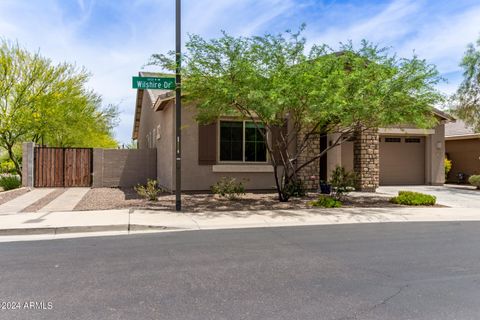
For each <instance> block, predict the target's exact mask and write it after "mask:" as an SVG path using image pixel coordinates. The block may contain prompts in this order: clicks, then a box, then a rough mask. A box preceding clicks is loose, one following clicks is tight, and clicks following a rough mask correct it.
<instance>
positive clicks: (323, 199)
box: [309, 195, 342, 208]
mask: <svg viewBox="0 0 480 320" xmlns="http://www.w3.org/2000/svg"><path fill="white" fill-rule="evenodd" d="M309 205H311V206H312V207H322V208H340V207H341V206H342V202H341V201H340V200H338V199H335V198H332V197H329V196H323V195H322V196H319V197H318V199H317V200H315V201H311V202H309Z"/></svg>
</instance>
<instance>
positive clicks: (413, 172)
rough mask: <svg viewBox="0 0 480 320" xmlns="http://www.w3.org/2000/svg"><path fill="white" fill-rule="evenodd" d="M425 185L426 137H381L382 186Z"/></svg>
mask: <svg viewBox="0 0 480 320" xmlns="http://www.w3.org/2000/svg"><path fill="white" fill-rule="evenodd" d="M415 184H417V185H418V184H425V137H394V136H392V137H389V136H387V137H384V136H382V137H380V185H415Z"/></svg>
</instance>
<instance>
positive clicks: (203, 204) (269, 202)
mask: <svg viewBox="0 0 480 320" xmlns="http://www.w3.org/2000/svg"><path fill="white" fill-rule="evenodd" d="M317 197H318V194H316V193H309V194H307V196H306V197H304V198H301V199H299V198H293V199H291V200H290V201H289V202H283V203H282V202H279V201H278V200H277V195H276V194H275V193H247V194H246V195H244V196H243V197H242V198H241V199H239V200H236V201H230V200H226V199H223V198H220V197H218V196H216V195H213V194H205V193H202V194H186V195H183V198H182V199H183V201H182V208H183V211H186V212H203V211H244V210H276V209H283V210H287V209H310V208H311V206H309V205H308V203H309V202H310V201H312V200H315V199H316V198H317ZM389 199H390V197H389V196H386V195H379V194H366V193H355V192H354V193H352V194H351V195H349V196H348V197H347V199H346V200H345V201H344V202H343V207H345V208H349V207H356V208H358V207H363V208H378V207H401V205H397V204H393V203H390V202H389ZM123 208H136V209H140V208H142V209H153V210H175V196H174V195H172V194H163V195H160V196H159V201H158V202H152V201H147V200H144V199H141V198H139V197H138V195H137V194H136V192H135V191H134V190H133V189H115V188H98V189H91V190H90V191H89V192H88V193H87V194H86V195H85V197H83V199H82V200H81V201H80V202H79V203H78V204H77V206H76V207H75V210H107V209H123Z"/></svg>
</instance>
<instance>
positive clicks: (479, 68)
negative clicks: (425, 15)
mask: <svg viewBox="0 0 480 320" xmlns="http://www.w3.org/2000/svg"><path fill="white" fill-rule="evenodd" d="M460 66H461V67H462V68H463V81H462V83H461V84H460V87H459V88H458V90H457V93H456V94H455V95H454V99H453V101H454V110H453V112H454V114H455V115H456V116H458V117H459V118H460V119H462V120H463V121H464V122H465V123H467V124H468V125H470V126H472V127H473V128H474V129H475V130H476V131H477V132H480V38H479V39H478V40H477V42H476V44H475V45H474V44H469V45H468V47H467V51H466V52H465V55H464V56H463V59H462V62H461V63H460Z"/></svg>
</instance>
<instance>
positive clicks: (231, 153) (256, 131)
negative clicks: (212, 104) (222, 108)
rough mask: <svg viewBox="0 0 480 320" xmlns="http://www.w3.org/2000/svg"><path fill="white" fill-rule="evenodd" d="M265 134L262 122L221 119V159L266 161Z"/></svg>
mask: <svg viewBox="0 0 480 320" xmlns="http://www.w3.org/2000/svg"><path fill="white" fill-rule="evenodd" d="M257 126H258V128H257ZM264 134H265V128H264V127H263V125H261V124H257V125H255V124H254V123H253V122H248V121H220V161H241V162H266V161H267V148H266V144H265V139H264Z"/></svg>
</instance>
